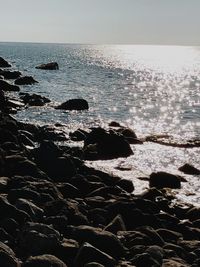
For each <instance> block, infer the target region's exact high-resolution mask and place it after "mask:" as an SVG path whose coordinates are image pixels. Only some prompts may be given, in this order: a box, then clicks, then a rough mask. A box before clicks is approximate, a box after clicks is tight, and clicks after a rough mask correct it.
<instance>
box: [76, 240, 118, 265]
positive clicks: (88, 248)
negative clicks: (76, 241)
mask: <svg viewBox="0 0 200 267" xmlns="http://www.w3.org/2000/svg"><path fill="white" fill-rule="evenodd" d="M92 261H96V262H98V263H101V264H103V265H104V266H105V267H112V266H113V267H114V266H115V264H116V261H115V260H114V259H113V258H112V257H111V256H110V255H108V254H106V253H104V252H102V251H101V250H99V249H97V248H95V247H94V246H92V245H90V244H89V243H84V244H83V245H82V246H81V248H80V249H79V252H78V254H77V256H76V258H75V262H74V266H75V267H82V266H83V265H84V266H85V264H86V263H89V262H92Z"/></svg>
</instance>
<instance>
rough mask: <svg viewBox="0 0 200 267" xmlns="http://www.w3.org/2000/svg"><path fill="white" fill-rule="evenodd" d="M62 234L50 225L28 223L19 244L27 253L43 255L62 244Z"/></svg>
mask: <svg viewBox="0 0 200 267" xmlns="http://www.w3.org/2000/svg"><path fill="white" fill-rule="evenodd" d="M60 239H61V237H60V234H59V232H58V231H56V230H55V229H53V227H52V226H48V225H45V224H41V223H28V224H27V225H26V226H25V227H24V229H23V232H22V233H21V236H20V240H19V244H20V249H22V250H23V251H24V252H26V253H27V254H29V255H30V254H31V255H41V254H43V253H52V252H53V251H54V250H55V248H56V247H57V246H58V245H59V244H60Z"/></svg>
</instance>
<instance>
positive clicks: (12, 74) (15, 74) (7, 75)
mask: <svg viewBox="0 0 200 267" xmlns="http://www.w3.org/2000/svg"><path fill="white" fill-rule="evenodd" d="M0 75H2V76H3V77H4V79H8V80H9V79H17V78H19V77H20V76H21V72H20V71H9V70H0Z"/></svg>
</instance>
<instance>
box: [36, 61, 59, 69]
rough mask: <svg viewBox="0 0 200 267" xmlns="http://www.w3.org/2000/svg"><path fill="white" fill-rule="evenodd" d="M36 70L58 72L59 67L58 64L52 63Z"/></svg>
mask: <svg viewBox="0 0 200 267" xmlns="http://www.w3.org/2000/svg"><path fill="white" fill-rule="evenodd" d="M35 68H36V69H41V70H58V69H59V66H58V63H57V62H50V63H47V64H41V65H39V66H37V67H35Z"/></svg>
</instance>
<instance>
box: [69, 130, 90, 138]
mask: <svg viewBox="0 0 200 267" xmlns="http://www.w3.org/2000/svg"><path fill="white" fill-rule="evenodd" d="M87 134H88V133H87V132H86V131H84V130H82V129H78V130H76V131H75V132H73V133H71V132H70V133H69V136H70V138H71V140H73V141H84V140H85V139H86V136H87Z"/></svg>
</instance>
